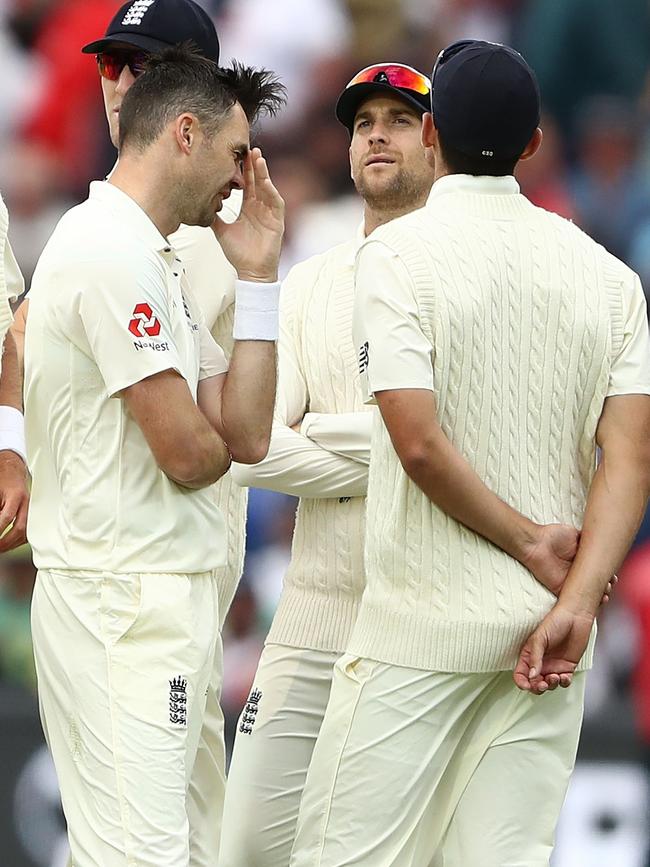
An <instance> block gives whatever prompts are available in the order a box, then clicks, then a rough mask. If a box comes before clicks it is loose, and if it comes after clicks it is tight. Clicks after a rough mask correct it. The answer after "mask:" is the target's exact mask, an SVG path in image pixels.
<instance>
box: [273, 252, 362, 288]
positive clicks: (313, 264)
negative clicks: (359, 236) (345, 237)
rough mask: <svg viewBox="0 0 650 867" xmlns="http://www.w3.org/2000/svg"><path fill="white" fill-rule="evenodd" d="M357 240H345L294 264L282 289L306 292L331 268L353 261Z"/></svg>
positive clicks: (283, 282)
mask: <svg viewBox="0 0 650 867" xmlns="http://www.w3.org/2000/svg"><path fill="white" fill-rule="evenodd" d="M356 247H357V244H356V241H354V240H350V241H345V242H343V243H342V244H337V245H336V246H335V247H330V248H329V250H326V251H325V252H324V253H317V254H316V255H315V256H310V257H309V259H305V260H304V261H302V262H298V264H296V265H294V266H293V268H292V269H291V270H290V271H289V273H288V274H287V276H286V277H285V278H284V280H283V281H282V291H283V292H284V291H285V287H286V290H287V291H300V290H301V291H303V292H306V291H308V290H309V288H310V287H313V286H314V284H315V283H316V281H317V280H319V279H320V278H321V277H322V276H323V275H324V274H326V273H327V272H328V271H329V270H333V269H336V268H338V267H340V266H341V265H343V264H344V263H346V262H350V263H353V262H354V255H355V251H356Z"/></svg>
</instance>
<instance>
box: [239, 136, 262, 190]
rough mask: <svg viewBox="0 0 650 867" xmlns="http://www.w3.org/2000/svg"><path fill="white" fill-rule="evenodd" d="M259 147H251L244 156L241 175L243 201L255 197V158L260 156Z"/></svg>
mask: <svg viewBox="0 0 650 867" xmlns="http://www.w3.org/2000/svg"><path fill="white" fill-rule="evenodd" d="M261 154H262V152H261V151H260V149H259V148H252V149H251V150H250V151H249V152H248V153H247V154H246V156H245V158H244V167H243V170H242V177H243V178H244V201H246V200H247V199H254V198H255V165H254V163H255V159H256V158H257V157H259V156H261Z"/></svg>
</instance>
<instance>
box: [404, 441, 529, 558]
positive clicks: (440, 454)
mask: <svg viewBox="0 0 650 867" xmlns="http://www.w3.org/2000/svg"><path fill="white" fill-rule="evenodd" d="M402 464H403V466H404V470H405V472H406V473H407V475H408V476H409V477H410V478H411V479H412V480H413V481H414V482H415V484H416V485H417V486H418V487H419V488H420V489H421V490H422V491H423V493H424V494H426V496H427V497H428V498H429V499H430V500H431V502H433V503H434V504H435V505H436V506H438V507H439V508H440V509H442V511H443V512H445V513H446V514H447V515H449V516H450V517H452V518H454V519H455V520H456V521H458V522H459V523H461V524H464V525H465V526H466V527H468V528H469V529H470V530H473V531H474V532H475V533H478V534H479V535H480V536H483V537H484V538H486V539H488V540H489V541H490V542H492V543H493V544H495V545H497V546H498V547H499V548H501V549H502V550H503V551H505V552H506V553H507V554H510V556H512V557H514V558H515V559H517V560H519V561H520V562H525V561H526V558H527V555H528V553H529V551H530V548H531V546H533V545H534V544H535V543H536V541H537V535H536V532H537V531H538V530H539V525H538V524H535V523H534V522H533V521H531V520H530V519H529V518H526V517H525V516H524V515H521V514H520V513H519V512H517V511H516V510H515V509H513V508H511V507H510V506H509V505H508V504H507V503H504V502H503V500H501V499H500V498H499V497H498V496H497V495H496V494H495V493H494V492H493V491H491V490H490V489H489V488H488V487H487V486H486V485H485V484H484V482H483V481H482V480H481V478H480V477H479V476H478V474H477V473H476V472H475V471H474V470H473V469H472V467H471V466H470V464H469V463H468V462H467V461H466V460H465V458H464V457H463V456H462V455H461V454H460V452H458V451H457V450H456V449H455V448H454V447H453V445H452V444H451V443H450V442H449V440H447V438H446V437H445V436H444V435H442V436H440V437H437V438H436V441H435V442H429V443H428V444H427V443H423V448H422V449H421V450H420V452H419V453H418V454H417V455H416V456H415V457H412V458H410V459H409V460H407V461H404V460H403V461H402Z"/></svg>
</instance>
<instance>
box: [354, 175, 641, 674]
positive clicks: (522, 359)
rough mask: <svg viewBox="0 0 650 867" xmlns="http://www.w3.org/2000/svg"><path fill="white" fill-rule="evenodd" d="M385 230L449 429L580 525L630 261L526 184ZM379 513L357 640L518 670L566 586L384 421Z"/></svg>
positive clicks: (372, 508) (372, 511)
mask: <svg viewBox="0 0 650 867" xmlns="http://www.w3.org/2000/svg"><path fill="white" fill-rule="evenodd" d="M373 238H374V239H375V240H377V241H381V242H383V243H384V244H385V245H386V246H388V247H389V248H390V249H391V250H392V251H393V252H394V253H395V254H397V255H398V256H399V258H400V259H401V260H402V262H403V263H404V265H405V266H406V268H407V270H408V272H409V275H410V281H411V285H412V289H413V292H414V295H415V298H416V301H417V305H418V309H419V315H420V324H421V327H422V330H423V332H424V334H425V335H426V336H427V338H428V339H429V340H430V342H431V347H432V361H433V366H434V386H435V394H436V401H437V415H438V420H439V422H440V424H441V426H442V428H443V430H444V431H445V433H446V434H447V436H449V438H450V440H451V441H452V443H453V444H454V445H455V446H456V448H458V449H459V450H460V451H461V452H462V453H463V455H464V456H465V458H466V459H467V460H468V461H469V462H470V464H471V465H472V466H473V467H474V469H475V470H476V472H477V473H478V474H479V475H480V476H481V477H482V478H483V479H484V481H485V482H486V484H488V485H489V486H490V487H491V488H492V489H493V490H494V492H495V493H496V494H497V495H498V496H500V497H501V498H502V499H504V500H505V501H507V502H508V503H510V505H512V506H514V507H515V508H517V509H518V510H520V511H522V512H523V513H524V514H526V515H528V516H529V517H531V518H532V519H534V520H536V521H540V522H554V521H558V522H569V523H573V524H574V525H575V526H577V527H579V526H580V525H581V522H582V518H583V513H584V508H585V503H586V494H587V490H588V487H589V484H590V482H591V479H592V477H593V473H594V471H595V457H596V453H595V439H594V437H595V429H596V424H597V421H598V418H599V416H600V413H601V411H602V406H603V402H604V399H605V396H606V393H607V386H608V378H609V370H610V368H611V362H612V358H613V357H614V352H613V345H614V344H616V343H617V341H618V344H617V345H618V346H620V343H621V340H622V322H623V314H622V310H621V301H620V291H621V290H620V285H621V281H622V279H623V270H622V269H624V267H625V266H623V265H622V263H618V262H617V260H615V259H613V257H611V256H609V254H607V253H606V252H605V251H604V250H603V249H602V248H601V247H599V246H598V245H596V244H595V243H594V242H593V241H591V240H590V239H589V238H588V237H587V236H586V235H584V234H583V233H582V232H580V230H578V229H577V228H576V227H575V226H573V225H572V224H570V223H568V222H567V221H565V220H562V219H561V218H559V217H556V216H555V215H551V214H548V213H547V212H545V211H542V210H541V209H538V208H535V207H533V206H532V205H531V204H530V203H529V202H528V201H527V200H526V199H525V198H524V197H523V196H521V195H519V194H513V193H510V194H504V195H496V194H494V193H491V194H478V193H471V192H467V191H454V192H453V193H452V192H447V193H446V194H445V195H443V196H440V197H439V198H438V199H435V198H433V199H432V200H431V201H430V203H429V204H428V205H427V207H426V208H425V209H423V210H422V211H419V212H416V213H415V214H411V215H408V216H406V217H403V218H400V219H399V220H395V221H393V222H392V223H390V224H388V225H386V226H384V227H382V228H380V229H379V230H377V231H376V233H375V234H374V235H373ZM367 520H368V524H367V527H368V529H367V543H366V567H367V583H368V586H367V590H366V593H365V594H364V597H363V601H362V604H361V607H360V609H359V617H358V619H357V624H356V626H355V630H354V632H353V635H352V638H351V641H350V645H349V648H348V649H349V651H350V652H352V653H354V654H359V655H360V656H366V657H370V658H373V659H379V660H382V661H385V662H390V663H393V664H399V665H407V666H412V667H416V668H423V669H429V670H439V671H467V672H471V671H475V672H479V671H497V670H505V669H508V668H511V667H512V666H513V665H514V663H515V662H516V658H517V654H518V651H519V648H520V646H521V644H522V643H523V641H524V640H525V639H526V638H527V636H528V635H529V634H530V632H531V631H532V629H533V628H534V627H535V626H536V625H537V624H538V623H539V621H540V620H541V619H542V617H543V616H544V615H545V614H546V613H547V611H548V610H549V609H550V607H551V606H552V604H553V601H554V597H553V595H552V594H551V593H550V592H549V591H548V590H546V588H544V587H543V586H542V585H541V584H539V583H538V582H537V581H536V580H535V578H534V577H533V576H532V575H531V573H530V572H528V571H527V570H526V569H525V568H524V567H523V566H522V565H521V564H520V563H518V562H517V561H515V560H514V559H512V558H511V557H509V556H507V555H506V554H505V553H504V552H503V551H501V550H500V549H498V548H496V547H495V546H494V545H492V544H491V543H489V542H487V540H485V539H483V538H481V537H479V536H477V535H476V534H474V533H472V532H471V531H469V530H467V529H466V528H464V527H462V526H461V525H460V524H458V523H457V522H455V521H454V520H452V519H451V518H449V517H448V516H447V515H445V514H443V513H442V511H441V510H440V509H438V508H437V507H436V506H435V505H433V504H432V503H431V502H430V501H429V500H428V499H427V498H426V497H425V495H424V494H423V493H422V492H421V491H420V490H419V488H418V487H417V486H416V485H415V484H414V483H413V482H412V481H410V479H408V477H407V476H406V475H405V474H404V472H403V471H402V468H401V465H400V463H399V460H398V458H397V455H396V454H395V452H394V449H393V448H392V444H391V442H390V437H389V436H388V433H387V431H386V430H385V428H384V426H383V425H382V424H381V422H379V425H378V430H377V431H376V435H375V437H374V438H373V458H372V463H371V469H370V479H369V488H368V515H367ZM592 646H593V641H592V643H591V645H590V648H589V650H588V652H587V653H586V654H585V657H584V659H583V661H582V663H581V665H582V666H583V667H588V666H589V665H590V664H591V656H592Z"/></svg>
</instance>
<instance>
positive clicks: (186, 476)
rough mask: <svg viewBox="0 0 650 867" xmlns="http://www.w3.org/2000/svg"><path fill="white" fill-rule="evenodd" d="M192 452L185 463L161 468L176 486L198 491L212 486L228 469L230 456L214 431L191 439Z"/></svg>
mask: <svg viewBox="0 0 650 867" xmlns="http://www.w3.org/2000/svg"><path fill="white" fill-rule="evenodd" d="M192 446H193V447H192V451H191V453H190V454H189V455H188V458H187V460H186V461H183V460H179V461H177V462H175V463H174V464H171V463H170V464H168V465H167V467H162V469H163V471H164V472H165V474H166V475H167V476H168V477H169V478H170V479H171V480H172V481H173V482H176V484H177V485H180V486H181V487H182V488H189V489H190V490H200V489H201V488H207V487H208V486H209V485H213V484H214V483H215V482H217V481H219V479H220V478H221V477H222V476H224V475H225V474H226V473H227V472H228V470H229V469H230V460H231V459H230V454H229V452H228V448H227V447H226V445H225V443H224V441H223V440H222V439H221V437H220V436H219V434H217V433H216V431H214V430H212V429H210V430H206V431H202V433H201V435H198V436H195V437H194V438H193V439H192Z"/></svg>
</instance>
